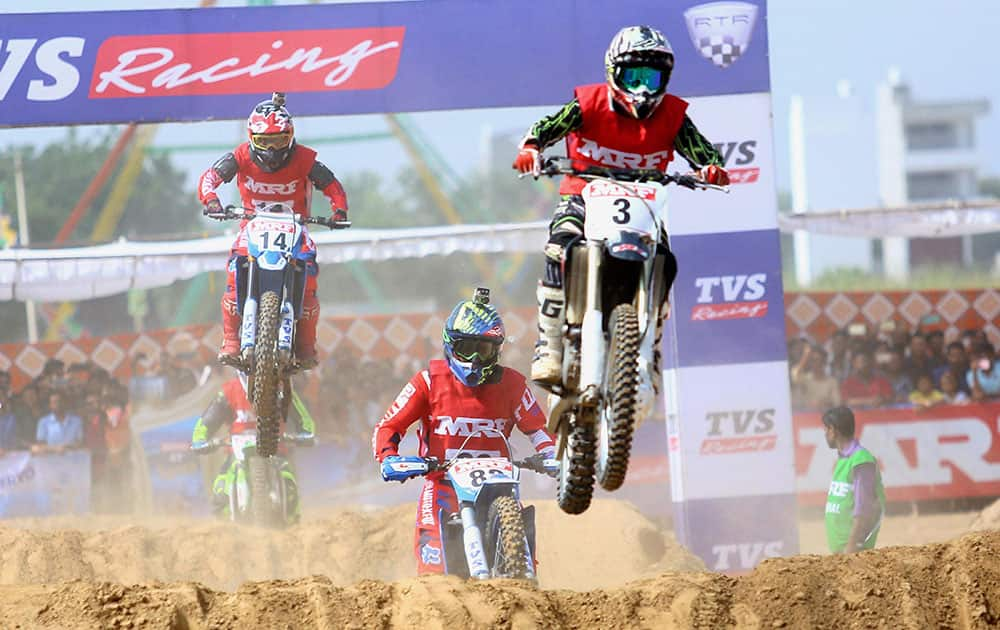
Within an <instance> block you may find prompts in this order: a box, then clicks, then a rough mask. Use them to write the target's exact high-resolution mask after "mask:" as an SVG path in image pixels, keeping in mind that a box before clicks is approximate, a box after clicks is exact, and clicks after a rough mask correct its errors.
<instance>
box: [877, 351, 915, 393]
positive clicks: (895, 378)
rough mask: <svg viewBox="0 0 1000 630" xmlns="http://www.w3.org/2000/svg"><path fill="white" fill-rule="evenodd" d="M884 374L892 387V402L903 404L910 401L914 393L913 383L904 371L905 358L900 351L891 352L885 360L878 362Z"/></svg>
mask: <svg viewBox="0 0 1000 630" xmlns="http://www.w3.org/2000/svg"><path fill="white" fill-rule="evenodd" d="M878 363H879V367H880V368H882V374H883V375H884V376H885V378H886V380H888V381H889V384H890V385H891V386H892V402H896V403H902V402H906V401H907V400H909V399H910V392H912V391H913V381H911V380H910V376H909V374H907V373H906V372H905V371H903V356H902V355H901V354H900V353H899V351H898V350H889V351H888V352H887V353H886V356H885V357H884V359H882V360H881V361H879V362H878Z"/></svg>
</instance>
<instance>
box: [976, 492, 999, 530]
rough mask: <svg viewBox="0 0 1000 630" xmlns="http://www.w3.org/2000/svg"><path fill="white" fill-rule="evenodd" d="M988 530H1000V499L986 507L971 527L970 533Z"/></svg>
mask: <svg viewBox="0 0 1000 630" xmlns="http://www.w3.org/2000/svg"><path fill="white" fill-rule="evenodd" d="M987 529H1000V499H997V500H996V501H994V502H993V503H991V504H990V505H989V506H987V507H986V509H984V510H983V511H982V512H980V513H979V516H977V517H976V520H974V521H972V525H970V526H969V531H970V532H978V531H983V530H987Z"/></svg>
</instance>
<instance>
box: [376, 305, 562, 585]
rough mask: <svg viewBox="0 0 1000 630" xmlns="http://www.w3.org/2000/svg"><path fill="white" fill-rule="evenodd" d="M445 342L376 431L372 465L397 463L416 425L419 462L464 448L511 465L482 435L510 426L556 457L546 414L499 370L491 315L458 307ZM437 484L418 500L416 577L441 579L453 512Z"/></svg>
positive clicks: (496, 323)
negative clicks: (446, 520)
mask: <svg viewBox="0 0 1000 630" xmlns="http://www.w3.org/2000/svg"><path fill="white" fill-rule="evenodd" d="M443 338H444V356H445V359H444V360H440V359H436V360H432V361H431V362H430V363H429V365H428V366H427V369H426V370H421V371H420V372H418V373H417V374H416V375H414V377H413V378H411V379H410V382H409V383H407V384H406V386H405V387H404V388H403V391H401V392H400V393H399V396H397V397H396V401H395V402H394V403H393V404H392V406H391V407H389V410H388V411H387V412H386V413H385V416H384V417H383V418H382V421H381V422H379V424H378V426H377V427H376V428H375V434H374V435H373V436H372V446H373V448H374V451H375V459H377V460H378V461H379V462H380V463H381V462H385V461H391V460H392V458H397V457H398V456H399V443H400V441H401V440H402V439H403V436H404V435H405V434H406V430H407V429H408V428H409V427H410V426H411V425H413V424H415V423H417V422H419V423H420V424H419V426H418V428H417V436H418V437H419V439H420V455H421V456H422V457H426V458H431V457H433V458H436V459H437V460H438V461H444V460H447V459H451V458H453V457H454V456H455V455H456V453H457V450H458V449H459V448H460V447H461V446H462V444H463V443H465V449H464V452H465V453H468V454H470V455H471V456H474V457H476V456H479V457H482V456H487V457H509V456H510V453H508V452H507V446H506V444H505V443H504V440H503V439H501V438H500V437H498V436H496V435H494V434H490V433H489V431H483V430H484V429H492V430H495V431H500V432H501V433H503V434H504V436H510V433H511V431H512V430H513V429H514V427H515V426H516V427H517V428H518V430H520V431H521V433H523V434H525V435H526V436H527V437H528V438H529V439H530V440H531V443H532V445H534V447H535V450H536V451H538V452H539V453H541V454H543V456H544V457H546V458H553V457H555V443H554V441H553V439H552V436H551V435H549V433H548V431H546V430H545V414H544V413H542V410H541V408H540V407H539V405H538V401H537V400H535V396H534V394H532V392H531V389H530V388H529V387H528V384H527V381H526V380H525V378H524V375H523V374H521V373H520V372H518V371H517V370H514V369H511V368H509V367H504V366H501V365H500V364H499V360H500V346H501V345H502V344H503V340H504V327H503V321H502V320H501V319H500V315H499V313H497V311H496V309H495V308H494V307H493V306H491V305H490V304H489V303H488V302H484V301H482V300H481V299H478V298H477V300H466V301H463V302H459V304H458V305H457V306H456V307H455V309H454V310H453V311H452V312H451V316H450V317H448V321H447V322H446V323H445V327H444V334H443ZM477 431H483V432H482V433H481V434H479V435H477V434H476V432H477ZM470 436H471V437H470ZM466 439H468V441H467V442H466ZM443 478H444V473H443V472H432V473H429V474H428V475H427V477H426V480H425V481H424V487H423V489H422V490H421V492H420V501H419V503H418V508H417V529H416V535H415V537H414V554H415V556H416V559H417V574H418V575H426V574H430V573H444V572H445V566H444V564H443V561H442V558H443V556H444V552H443V550H444V548H443V546H442V545H443V544H444V541H443V536H442V528H443V522H442V517H443V516H447V515H448V514H452V513H454V512H456V511H457V510H458V505H457V501H456V498H455V492H454V490H453V489H452V488H451V487H450V486H449V485H448V484H447V483H444V482H443Z"/></svg>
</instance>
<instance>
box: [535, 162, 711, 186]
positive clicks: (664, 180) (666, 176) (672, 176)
mask: <svg viewBox="0 0 1000 630" xmlns="http://www.w3.org/2000/svg"><path fill="white" fill-rule="evenodd" d="M539 175H544V176H546V177H557V176H559V175H572V176H574V177H580V178H583V179H611V180H614V181H625V182H636V183H641V182H657V183H659V184H677V185H678V186H683V187H684V188H689V189H691V190H721V191H722V192H724V193H728V192H729V187H728V186H716V185H715V184H709V183H707V182H704V181H702V180H701V179H699V178H697V177H695V176H694V175H684V174H682V173H678V172H674V173H664V172H663V171H658V170H656V169H633V168H606V167H602V166H588V167H587V168H583V169H579V168H576V167H575V166H573V162H572V161H571V160H569V159H568V158H549V159H547V160H545V162H543V163H542V169H541V171H540V172H539Z"/></svg>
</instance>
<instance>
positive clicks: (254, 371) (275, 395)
mask: <svg viewBox="0 0 1000 630" xmlns="http://www.w3.org/2000/svg"><path fill="white" fill-rule="evenodd" d="M207 216H208V217H209V218H212V219H217V220H220V221H221V220H228V219H238V220H240V221H243V220H246V221H248V222H247V224H246V225H245V226H244V227H243V231H242V234H245V236H246V243H247V253H248V256H247V257H246V258H243V257H242V256H240V257H237V258H235V259H234V261H233V262H234V263H235V265H236V293H237V304H238V305H239V309H240V316H241V317H242V318H243V319H242V324H241V325H240V359H239V361H238V362H236V364H234V365H233V367H235V368H237V369H238V370H240V371H241V372H243V373H244V374H245V375H246V376H247V379H248V382H247V393H248V397H249V399H250V402H251V403H252V404H253V408H254V412H255V413H256V414H257V450H258V452H259V453H260V454H261V455H264V456H269V455H274V453H275V450H276V449H277V446H278V431H279V429H278V422H279V418H281V417H283V416H284V415H285V414H287V411H288V405H290V404H291V395H290V392H291V383H290V378H291V375H292V374H293V373H294V372H295V370H296V369H297V366H296V364H295V362H294V357H293V348H294V347H295V326H296V321H297V320H298V318H299V317H300V315H301V313H302V298H303V295H304V293H305V283H306V268H307V266H308V265H315V261H314V257H315V254H314V253H306V252H304V251H303V246H304V244H305V242H306V239H307V236H308V235H307V232H306V229H305V224H307V223H308V224H314V225H323V226H326V227H328V228H330V229H342V228H348V227H350V226H351V222H350V221H334V220H331V219H328V218H325V217H303V216H301V215H297V214H294V213H293V212H292V209H291V207H290V206H288V205H286V204H281V203H275V204H270V205H268V206H267V210H266V211H264V210H250V209H248V208H241V207H237V206H226V208H224V210H223V212H219V213H214V214H208V215H207ZM242 234H241V236H242Z"/></svg>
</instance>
